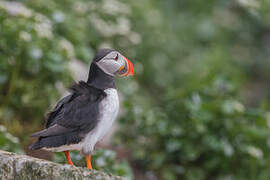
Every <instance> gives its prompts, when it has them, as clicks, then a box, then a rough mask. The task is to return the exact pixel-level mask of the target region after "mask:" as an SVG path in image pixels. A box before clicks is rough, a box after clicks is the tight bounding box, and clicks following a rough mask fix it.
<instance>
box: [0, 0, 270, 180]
mask: <svg viewBox="0 0 270 180" xmlns="http://www.w3.org/2000/svg"><path fill="white" fill-rule="evenodd" d="M269 22H270V3H269V1H268V0H261V1H256V0H215V1H214V0H209V1H198V0H181V1H177V0H166V1H162V0H137V1H127V0H100V1H98V0H77V1H72V0H61V1H54V0H46V1H43V0H21V1H1V2H0V37H1V38H0V92H1V93H0V122H1V124H4V125H5V126H6V127H7V128H8V130H9V131H10V132H12V133H13V134H15V135H16V136H18V137H20V140H21V142H22V143H23V144H24V145H27V144H28V143H29V139H28V134H30V133H31V132H33V131H35V130H38V129H40V124H41V122H44V121H43V118H42V117H43V114H44V111H45V109H47V107H48V106H52V105H53V104H54V103H55V101H56V100H57V98H59V96H60V94H61V93H62V92H61V90H62V89H63V87H67V86H68V84H70V82H71V81H72V78H71V73H70V70H69V62H70V60H73V59H79V60H81V61H82V62H84V63H85V64H86V66H88V64H89V62H90V59H91V58H92V57H93V56H94V53H95V52H96V50H97V49H98V48H100V47H112V48H115V49H117V50H119V51H120V52H123V54H125V55H126V56H127V57H129V58H130V59H131V61H132V62H134V65H135V78H129V79H128V80H127V79H121V80H120V79H119V80H118V83H117V86H118V87H119V89H120V92H121V94H122V95H123V97H124V98H122V99H123V104H122V113H121V114H122V116H121V118H120V120H119V121H118V122H119V127H118V132H117V136H116V137H115V138H114V140H115V144H117V145H119V146H120V147H123V148H124V149H127V148H128V149H130V152H131V157H130V160H131V163H132V164H133V165H135V167H136V168H137V170H139V171H141V173H143V174H144V175H145V178H146V179H151V178H154V177H159V178H160V179H172V180H174V179H180V178H181V179H196V180H197V179H269V178H270V173H269V172H270V168H269V161H270V159H269V158H270V156H269V150H270V139H269V138H270V136H269V135H270V134H269V133H270V129H269V128H270V123H269V122H270V115H269V98H270V93H269V91H268V89H269V88H270V87H269V86H270V84H269V81H270V74H269V72H270V71H269V70H270V56H269V55H270V51H269V47H270V24H269ZM60 92H61V93H60ZM122 95H121V96H122ZM0 136H1V135H0ZM3 137H4V135H3ZM2 142H4V143H5V141H2V140H1V139H0V143H2ZM7 142H9V141H7ZM7 144H9V143H7ZM11 144H12V142H11ZM15 144H16V143H15ZM6 146H7V147H8V146H9V145H5V146H4V147H6ZM11 147H13V145H11ZM14 147H16V148H15V149H14V148H13V149H12V148H11V149H9V148H6V150H10V151H15V150H16V149H17V146H14ZM18 149H20V148H19V147H18ZM106 154H109V155H106ZM72 156H73V157H72V158H74V159H78V158H77V156H78V155H77V154H73V155H72ZM94 156H95V157H93V159H94V160H95V161H96V162H95V163H93V164H94V165H95V164H96V165H97V167H95V168H97V169H99V168H101V169H103V170H104V169H105V170H107V171H109V172H112V173H115V174H119V175H124V176H128V177H130V178H132V173H131V172H130V169H129V167H128V165H127V163H126V162H119V164H115V163H114V162H113V161H115V153H114V152H113V151H97V152H95V155H94ZM62 158H63V155H56V156H55V161H57V162H63V159H62ZM100 158H103V159H102V160H99V159H100ZM78 160H79V159H78ZM81 161H82V159H81ZM100 162H102V163H103V162H105V165H104V163H103V164H102V163H101V164H100ZM78 163H80V162H78Z"/></svg>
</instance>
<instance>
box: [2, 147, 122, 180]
mask: <svg viewBox="0 0 270 180" xmlns="http://www.w3.org/2000/svg"><path fill="white" fill-rule="evenodd" d="M0 179H1V180H2V179H3V180H26V179H27V180H58V179H75V180H84V179H91V180H92V179H97V180H122V179H124V178H121V177H118V176H113V175H110V174H106V173H103V172H100V171H96V170H92V171H90V170H88V169H87V168H81V167H74V166H70V165H61V164H57V163H53V162H50V161H46V160H42V159H37V158H33V157H30V156H26V155H18V154H15V153H10V152H6V151H1V150H0Z"/></svg>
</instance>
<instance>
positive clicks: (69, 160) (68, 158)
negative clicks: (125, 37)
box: [64, 151, 74, 166]
mask: <svg viewBox="0 0 270 180" xmlns="http://www.w3.org/2000/svg"><path fill="white" fill-rule="evenodd" d="M64 152H65V156H66V158H67V162H68V164H70V165H72V166H74V164H73V162H72V161H71V159H70V155H69V151H64Z"/></svg>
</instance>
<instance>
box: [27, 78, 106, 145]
mask: <svg viewBox="0 0 270 180" xmlns="http://www.w3.org/2000/svg"><path fill="white" fill-rule="evenodd" d="M70 89H71V91H72V94H70V95H68V96H66V97H64V98H62V99H61V100H60V101H59V102H58V103H57V105H56V107H55V108H54V109H53V111H52V112H50V113H49V115H48V118H47V123H46V129H44V130H42V131H39V132H37V133H34V134H32V136H33V137H36V136H37V137H40V138H39V141H38V142H37V143H35V144H38V146H37V147H33V146H35V144H33V146H32V147H31V148H32V149H38V148H41V147H57V146H59V144H61V145H63V144H72V143H77V142H78V141H80V140H81V139H82V138H83V137H84V135H85V134H86V133H88V132H89V131H91V130H92V129H93V128H94V127H95V126H96V125H97V123H98V115H99V109H98V107H99V103H100V101H101V100H102V99H103V98H104V97H105V96H106V93H105V92H104V91H103V90H101V89H97V88H95V87H92V86H90V85H89V84H87V83H85V82H83V81H80V82H79V83H78V84H75V85H73V86H72V87H71V88H70ZM57 138H58V139H59V140H58V141H57V142H54V143H53V141H56V140H57ZM42 142H43V143H42ZM45 142H47V143H45ZM40 143H41V144H43V145H41V144H40ZM44 143H45V144H44ZM50 143H53V144H54V145H50ZM57 144H58V145H57ZM40 146H41V147H40Z"/></svg>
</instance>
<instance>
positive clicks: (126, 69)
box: [118, 57, 134, 76]
mask: <svg viewBox="0 0 270 180" xmlns="http://www.w3.org/2000/svg"><path fill="white" fill-rule="evenodd" d="M124 60H125V65H123V66H122V67H121V68H120V69H119V71H118V75H119V76H130V75H131V76H134V67H133V64H132V63H131V62H130V60H128V58H126V57H124Z"/></svg>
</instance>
